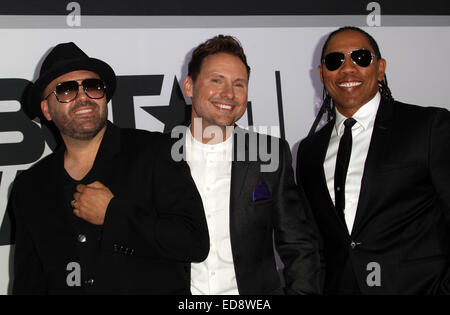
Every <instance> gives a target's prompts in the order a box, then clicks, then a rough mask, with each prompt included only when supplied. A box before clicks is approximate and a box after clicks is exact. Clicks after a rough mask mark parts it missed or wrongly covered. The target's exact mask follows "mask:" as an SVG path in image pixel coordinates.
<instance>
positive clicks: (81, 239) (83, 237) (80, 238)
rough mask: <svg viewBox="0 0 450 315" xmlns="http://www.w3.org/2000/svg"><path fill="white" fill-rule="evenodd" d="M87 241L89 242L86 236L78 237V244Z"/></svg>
mask: <svg viewBox="0 0 450 315" xmlns="http://www.w3.org/2000/svg"><path fill="white" fill-rule="evenodd" d="M86 240H87V238H86V235H84V234H80V235H78V242H80V243H85V242H86Z"/></svg>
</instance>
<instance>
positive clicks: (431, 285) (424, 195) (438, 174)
mask: <svg viewBox="0 0 450 315" xmlns="http://www.w3.org/2000/svg"><path fill="white" fill-rule="evenodd" d="M332 128H334V120H333V121H331V122H329V123H328V124H327V125H326V126H324V127H323V128H322V129H321V130H320V131H318V132H317V133H316V134H314V135H313V136H311V137H308V138H306V139H304V140H303V141H302V142H301V143H300V146H299V149H298V156H297V180H298V182H300V183H301V184H302V185H303V187H304V189H305V192H306V195H307V197H308V200H309V202H310V205H311V208H312V210H313V213H314V216H315V218H316V221H317V224H318V227H319V229H320V232H321V235H322V238H323V249H324V256H325V262H326V277H325V289H324V291H325V293H331V294H336V293H337V294H339V293H347V292H344V291H342V289H341V288H342V287H345V281H346V280H348V279H345V275H348V274H349V272H350V273H351V272H353V273H354V276H355V278H356V283H357V286H358V287H359V290H360V291H361V292H362V293H365V294H432V293H437V292H440V291H446V290H448V285H449V276H448V270H449V261H448V259H449V235H450V234H449V232H450V229H449V227H450V226H449V222H448V221H447V220H446V218H447V219H448V216H449V215H450V113H449V112H448V111H447V110H445V109H442V108H425V107H419V106H414V105H407V104H402V103H399V102H394V103H386V102H383V101H382V102H381V104H380V107H379V109H378V112H377V116H376V120H375V126H374V129H373V134H372V138H371V142H370V147H369V152H368V155H367V159H366V163H365V167H364V174H363V179H362V183H361V191H360V197H359V201H358V207H357V212H356V218H355V223H354V227H353V231H352V232H351V235H349V233H348V231H347V228H346V226H345V223H344V222H342V221H341V220H340V219H339V217H338V215H337V213H336V210H335V208H334V206H333V202H332V200H331V198H330V195H329V192H328V188H327V185H326V182H325V174H324V169H323V162H324V159H325V155H326V151H327V147H328V143H329V140H330V135H331V131H332ZM371 262H375V263H378V265H379V267H380V268H379V269H378V270H379V271H381V273H380V275H381V278H380V279H381V283H379V284H380V285H379V286H378V285H376V286H370V285H368V283H369V284H371V285H373V282H372V283H371V281H369V282H368V281H367V280H368V279H367V278H368V277H369V278H371V277H372V276H373V275H374V274H371V273H372V271H375V269H374V268H372V267H371V266H370V265H369V266H368V264H369V263H371ZM446 274H447V275H446ZM369 280H370V279H369ZM372 280H373V278H372Z"/></svg>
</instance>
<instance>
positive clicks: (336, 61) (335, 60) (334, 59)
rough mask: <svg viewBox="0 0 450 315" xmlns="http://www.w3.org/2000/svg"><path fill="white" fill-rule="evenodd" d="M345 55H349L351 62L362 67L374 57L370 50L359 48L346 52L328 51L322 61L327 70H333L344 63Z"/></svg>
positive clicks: (367, 64)
mask: <svg viewBox="0 0 450 315" xmlns="http://www.w3.org/2000/svg"><path fill="white" fill-rule="evenodd" d="M345 55H350V58H351V60H352V61H353V63H354V64H355V65H358V66H360V67H363V68H365V67H368V66H370V65H371V64H372V61H373V57H374V55H373V54H372V53H371V52H370V50H367V49H364V48H360V49H355V50H352V51H349V52H348V53H342V52H337V51H336V52H332V53H329V54H328V55H326V56H325V57H324V58H323V60H322V62H323V63H324V64H325V66H326V67H327V69H328V70H329V71H334V70H337V69H339V68H340V67H341V66H342V65H343V64H344V62H345Z"/></svg>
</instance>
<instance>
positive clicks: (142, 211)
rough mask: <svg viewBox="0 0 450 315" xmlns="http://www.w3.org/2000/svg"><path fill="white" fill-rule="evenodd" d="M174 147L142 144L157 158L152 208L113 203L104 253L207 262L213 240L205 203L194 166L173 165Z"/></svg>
mask: <svg viewBox="0 0 450 315" xmlns="http://www.w3.org/2000/svg"><path fill="white" fill-rule="evenodd" d="M170 144H171V141H161V142H158V143H151V144H143V145H151V146H153V147H154V149H153V151H152V152H153V154H157V157H156V158H153V161H154V162H153V165H152V166H151V170H150V172H151V177H152V178H151V182H150V186H151V187H150V191H148V194H151V196H152V198H151V199H152V203H151V204H149V205H146V207H145V208H143V207H142V206H138V205H137V204H136V203H135V202H133V201H132V200H125V199H122V198H121V197H120V196H117V197H114V198H113V199H112V200H111V202H110V204H109V206H108V209H107V212H106V216H105V224H104V227H103V237H102V247H103V248H106V249H110V250H113V251H120V252H125V253H126V254H132V255H138V256H146V257H152V258H156V259H169V260H175V261H180V262H200V261H203V260H204V259H206V257H207V255H208V252H209V234H208V228H207V223H206V218H205V214H204V210H203V203H202V200H201V197H200V194H199V193H198V191H197V188H196V186H195V183H194V181H193V179H192V177H191V175H190V170H189V166H188V165H187V163H186V162H184V161H181V162H175V161H174V160H173V159H172V157H171V155H170V152H171V147H170ZM143 171H144V170H143Z"/></svg>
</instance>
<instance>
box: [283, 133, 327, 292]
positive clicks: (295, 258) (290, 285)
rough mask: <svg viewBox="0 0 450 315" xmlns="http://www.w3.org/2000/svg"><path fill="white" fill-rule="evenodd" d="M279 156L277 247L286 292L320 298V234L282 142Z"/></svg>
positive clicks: (288, 153) (286, 148) (287, 149)
mask: <svg viewBox="0 0 450 315" xmlns="http://www.w3.org/2000/svg"><path fill="white" fill-rule="evenodd" d="M279 156H280V167H279V172H280V173H279V176H280V185H279V187H278V191H277V196H276V202H277V204H276V208H277V218H276V228H275V244H276V248H277V251H278V253H279V254H280V257H281V259H282V261H283V263H284V278H285V281H286V289H285V290H286V293H287V294H320V293H321V292H320V253H319V244H318V235H317V230H316V229H315V224H314V221H313V217H312V214H311V213H310V208H309V205H308V202H307V200H306V198H305V195H304V194H303V193H299V188H298V187H297V186H296V185H295V182H294V173H293V170H292V158H291V153H290V150H289V146H288V144H287V143H286V142H285V141H281V145H280V155H279ZM300 192H302V189H301V186H300Z"/></svg>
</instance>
